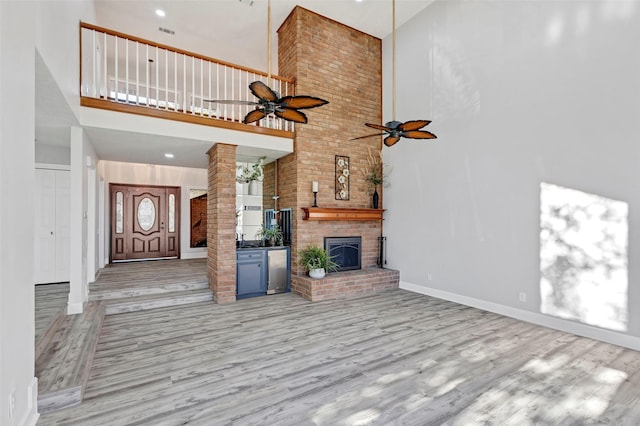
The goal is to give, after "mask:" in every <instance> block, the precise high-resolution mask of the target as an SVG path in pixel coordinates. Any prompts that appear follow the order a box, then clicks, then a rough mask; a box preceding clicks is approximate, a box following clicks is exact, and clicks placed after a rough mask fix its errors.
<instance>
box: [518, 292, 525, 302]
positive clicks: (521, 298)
mask: <svg viewBox="0 0 640 426" xmlns="http://www.w3.org/2000/svg"><path fill="white" fill-rule="evenodd" d="M518 297H519V299H520V301H521V302H522V303H524V302H526V301H527V293H524V292H520V294H519V295H518Z"/></svg>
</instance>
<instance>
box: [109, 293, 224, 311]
mask: <svg viewBox="0 0 640 426" xmlns="http://www.w3.org/2000/svg"><path fill="white" fill-rule="evenodd" d="M209 301H213V293H212V292H211V290H209V289H206V290H188V291H178V292H173V293H170V292H167V293H160V294H151V295H144V296H137V297H128V298H123V299H110V300H105V301H104V302H105V303H106V304H107V308H106V314H107V315H114V314H122V313H125V312H136V311H146V310H148V309H156V308H166V307H168V306H177V305H185V304H188V303H199V302H209Z"/></svg>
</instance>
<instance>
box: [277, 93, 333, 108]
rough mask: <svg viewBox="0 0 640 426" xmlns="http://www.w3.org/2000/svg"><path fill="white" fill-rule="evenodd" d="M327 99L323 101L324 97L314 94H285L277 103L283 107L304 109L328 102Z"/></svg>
mask: <svg viewBox="0 0 640 426" xmlns="http://www.w3.org/2000/svg"><path fill="white" fill-rule="evenodd" d="M328 103H329V101H325V100H324V99H320V98H316V97H314V96H302V95H301V96H285V97H284V98H282V99H280V102H279V104H280V105H281V106H283V107H285V108H295V109H305V108H315V107H319V106H322V105H325V104H328Z"/></svg>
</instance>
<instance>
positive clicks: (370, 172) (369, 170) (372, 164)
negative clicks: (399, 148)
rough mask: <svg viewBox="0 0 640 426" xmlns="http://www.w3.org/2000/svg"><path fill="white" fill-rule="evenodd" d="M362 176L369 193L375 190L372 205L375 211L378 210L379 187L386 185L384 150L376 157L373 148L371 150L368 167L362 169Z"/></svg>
mask: <svg viewBox="0 0 640 426" xmlns="http://www.w3.org/2000/svg"><path fill="white" fill-rule="evenodd" d="M362 174H363V175H364V180H365V181H366V182H367V185H368V188H369V192H371V189H372V188H373V198H372V205H373V208H374V209H377V208H378V203H379V195H378V185H384V183H385V177H386V176H385V172H384V163H383V161H382V150H381V151H379V152H378V153H377V154H376V155H374V154H372V153H371V148H369V158H367V165H366V166H365V168H364V169H362Z"/></svg>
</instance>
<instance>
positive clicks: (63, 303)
mask: <svg viewBox="0 0 640 426" xmlns="http://www.w3.org/2000/svg"><path fill="white" fill-rule="evenodd" d="M68 297H69V283H68V282H65V283H55V284H40V285H37V286H36V288H35V321H36V339H38V338H39V337H40V336H41V335H42V334H43V333H44V332H45V331H46V330H47V328H48V327H49V325H50V324H51V323H52V322H53V321H55V319H56V317H57V316H58V315H59V314H60V313H61V312H63V311H65V310H66V308H67V299H68Z"/></svg>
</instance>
